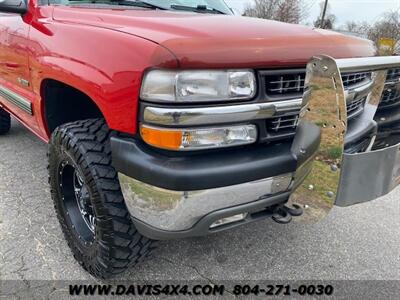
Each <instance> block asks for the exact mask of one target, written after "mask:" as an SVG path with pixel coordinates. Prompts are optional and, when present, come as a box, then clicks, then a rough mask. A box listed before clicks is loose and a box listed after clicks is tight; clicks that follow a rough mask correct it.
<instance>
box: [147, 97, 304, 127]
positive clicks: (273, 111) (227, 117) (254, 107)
mask: <svg viewBox="0 0 400 300" xmlns="http://www.w3.org/2000/svg"><path fill="white" fill-rule="evenodd" d="M302 101H303V100H302V99H294V100H287V101H279V102H264V103H252V104H241V105H230V106H217V107H199V108H160V107H146V108H145V110H144V122H145V123H148V124H155V125H165V126H187V125H205V124H224V123H232V122H233V123H236V122H245V121H249V120H256V119H267V118H272V117H276V116H281V115H284V114H285V113H288V112H290V111H294V112H296V111H300V109H301V107H302Z"/></svg>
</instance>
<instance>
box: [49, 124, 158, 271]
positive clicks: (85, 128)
mask: <svg viewBox="0 0 400 300" xmlns="http://www.w3.org/2000/svg"><path fill="white" fill-rule="evenodd" d="M110 134H111V132H110V130H109V129H108V127H107V125H106V124H105V122H104V120H101V119H94V120H85V121H78V122H74V123H69V124H66V125H62V126H61V127H59V128H57V129H56V130H55V131H54V133H53V135H52V138H51V141H50V146H49V154H48V155H49V182H50V186H51V194H52V198H53V201H54V205H55V209H56V212H57V216H58V219H59V221H60V224H61V227H62V230H63V233H64V235H65V238H66V240H67V242H68V245H69V247H70V248H71V250H72V252H73V254H74V257H75V259H76V260H77V261H78V262H79V263H80V264H81V265H82V266H83V268H85V269H86V270H87V271H89V272H90V273H91V274H92V275H94V276H95V277H98V278H110V277H112V276H114V275H117V274H119V273H121V272H123V271H125V270H126V269H127V268H129V267H131V266H133V265H135V264H137V263H138V262H139V261H141V260H142V259H143V258H145V257H147V256H149V255H150V253H151V251H152V250H153V249H154V248H155V242H154V241H152V240H150V239H148V238H146V237H144V236H142V235H141V234H140V233H139V232H138V231H137V230H136V228H135V226H134V225H133V223H132V220H131V218H130V214H129V212H128V210H127V208H126V206H125V202H124V199H123V196H122V193H121V188H120V185H119V181H118V176H117V172H116V171H115V169H114V168H113V166H112V165H111V150H110V142H109V139H110Z"/></svg>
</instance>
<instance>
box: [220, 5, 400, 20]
mask: <svg viewBox="0 0 400 300" xmlns="http://www.w3.org/2000/svg"><path fill="white" fill-rule="evenodd" d="M304 1H305V2H306V4H307V5H308V6H310V7H311V9H310V16H309V17H308V19H307V20H306V22H308V23H312V21H313V20H315V19H317V17H318V16H319V14H320V5H319V4H320V2H322V1H321V0H304ZM226 2H227V3H228V4H229V5H231V6H232V7H233V8H235V9H237V10H238V11H240V12H242V11H243V9H244V7H245V6H246V4H248V3H252V0H226ZM329 4H330V7H331V12H332V13H333V14H335V15H336V16H337V25H339V26H340V25H344V24H345V23H346V22H348V21H357V22H359V21H367V22H368V23H374V22H376V21H378V20H379V19H380V18H382V14H383V13H384V12H385V11H388V10H399V11H400V0H329Z"/></svg>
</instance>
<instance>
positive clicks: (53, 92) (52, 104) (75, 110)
mask: <svg viewBox="0 0 400 300" xmlns="http://www.w3.org/2000/svg"><path fill="white" fill-rule="evenodd" d="M42 94H43V97H44V113H45V117H46V121H47V127H48V132H49V133H50V134H51V133H52V132H53V131H54V129H56V128H57V127H58V126H60V125H62V124H65V123H69V122H74V121H78V120H85V119H91V118H103V115H102V113H101V111H100V109H99V108H98V107H97V105H96V104H95V103H94V102H93V100H92V99H91V98H90V97H89V96H87V95H86V94H84V93H82V92H81V91H79V90H77V89H75V88H73V87H71V86H69V85H67V84H64V83H62V82H59V81H56V80H50V79H49V80H46V81H45V82H44V83H43V89H42Z"/></svg>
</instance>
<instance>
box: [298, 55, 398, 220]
mask: <svg viewBox="0 0 400 300" xmlns="http://www.w3.org/2000/svg"><path fill="white" fill-rule="evenodd" d="M399 66H400V57H371V58H355V59H337V60H335V59H333V58H331V57H329V56H318V57H314V58H313V59H312V60H311V61H310V62H309V63H308V65H307V75H306V83H305V84H306V89H305V93H304V97H303V104H302V110H301V113H300V124H299V126H298V129H297V133H296V137H295V139H294V142H293V147H292V151H293V153H294V154H295V155H296V156H297V159H298V165H297V170H296V173H295V178H294V192H293V193H292V195H291V198H290V202H292V203H298V204H301V205H302V206H303V207H304V215H303V217H302V218H299V219H300V221H302V222H303V223H313V222H316V221H319V220H321V219H322V218H323V217H325V216H326V215H327V214H328V213H329V211H330V210H331V208H332V207H333V206H334V205H337V206H350V205H353V204H357V203H361V202H366V201H370V200H374V199H376V198H379V197H381V196H384V195H386V194H387V193H389V192H390V191H391V190H393V189H394V188H395V187H396V186H398V185H399V184H400V144H397V145H394V146H391V147H387V148H384V149H380V150H377V151H372V150H371V149H373V143H374V140H375V139H374V138H372V139H371V141H370V146H369V147H368V148H367V150H366V151H364V152H361V153H356V154H347V153H345V152H344V141H345V135H346V131H347V111H346V110H347V109H346V99H348V98H349V96H350V97H351V95H349V94H348V93H349V92H348V91H345V89H344V85H343V82H342V76H341V74H342V73H348V72H366V71H368V72H371V71H372V72H373V86H371V91H370V93H369V94H368V98H367V102H366V104H365V105H366V106H365V112H364V113H366V114H368V118H370V120H373V119H374V117H375V114H376V111H377V108H378V105H379V103H380V100H381V98H382V93H383V89H384V86H385V80H386V76H387V70H388V69H390V68H394V67H399ZM311 130H319V131H320V137H321V138H320V144H319V147H318V148H317V149H315V152H314V153H313V155H312V156H311V157H312V158H311V159H308V160H306V161H305V160H304V159H302V157H310V155H309V153H305V150H304V149H305V147H303V146H302V145H305V143H306V139H307V132H310V131H311Z"/></svg>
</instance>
